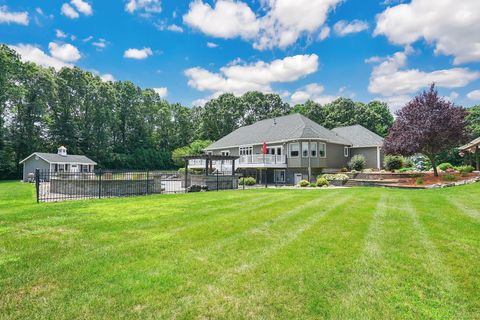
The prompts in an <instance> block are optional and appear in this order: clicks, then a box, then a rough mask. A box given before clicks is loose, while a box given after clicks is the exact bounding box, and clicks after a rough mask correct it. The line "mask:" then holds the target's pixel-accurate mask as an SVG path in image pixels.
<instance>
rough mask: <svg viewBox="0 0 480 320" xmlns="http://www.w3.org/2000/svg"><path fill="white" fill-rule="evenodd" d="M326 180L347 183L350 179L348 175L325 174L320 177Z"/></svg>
mask: <svg viewBox="0 0 480 320" xmlns="http://www.w3.org/2000/svg"><path fill="white" fill-rule="evenodd" d="M318 178H319V179H320V178H325V179H326V180H328V181H347V180H348V179H349V178H348V176H347V175H346V174H342V173H337V174H323V175H321V176H319V177H318Z"/></svg>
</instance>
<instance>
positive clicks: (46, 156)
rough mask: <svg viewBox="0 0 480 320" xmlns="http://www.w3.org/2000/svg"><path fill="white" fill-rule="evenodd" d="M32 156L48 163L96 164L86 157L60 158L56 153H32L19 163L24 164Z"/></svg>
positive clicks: (69, 156)
mask: <svg viewBox="0 0 480 320" xmlns="http://www.w3.org/2000/svg"><path fill="white" fill-rule="evenodd" d="M32 156H38V157H39V158H42V159H43V160H45V161H46V162H48V163H80V164H93V165H95V164H97V163H96V162H95V161H93V160H92V159H90V158H87V157H86V156H77V155H66V156H61V155H59V154H56V153H44V152H34V153H32V154H31V155H29V156H28V157H26V158H25V159H23V160H22V161H20V163H24V162H25V161H27V160H28V159H30V158H31V157H32Z"/></svg>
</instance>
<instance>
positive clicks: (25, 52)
mask: <svg viewBox="0 0 480 320" xmlns="http://www.w3.org/2000/svg"><path fill="white" fill-rule="evenodd" d="M9 47H10V48H12V49H13V50H15V51H17V53H18V54H19V55H20V56H21V58H22V61H30V62H34V63H36V64H39V65H41V66H44V67H53V68H55V69H56V70H59V69H61V68H63V67H72V65H71V64H69V63H66V62H65V61H62V60H60V59H58V58H55V57H52V56H50V55H48V54H46V53H45V52H44V51H43V50H42V49H40V48H38V47H36V46H33V45H30V44H18V45H9Z"/></svg>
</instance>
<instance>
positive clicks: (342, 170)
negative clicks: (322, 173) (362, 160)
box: [340, 167, 348, 172]
mask: <svg viewBox="0 0 480 320" xmlns="http://www.w3.org/2000/svg"><path fill="white" fill-rule="evenodd" d="M340 172H348V169H347V168H345V167H344V168H342V169H340Z"/></svg>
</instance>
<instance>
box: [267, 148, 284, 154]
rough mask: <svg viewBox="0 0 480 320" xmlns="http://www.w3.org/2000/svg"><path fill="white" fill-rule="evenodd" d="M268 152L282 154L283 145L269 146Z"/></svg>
mask: <svg viewBox="0 0 480 320" xmlns="http://www.w3.org/2000/svg"><path fill="white" fill-rule="evenodd" d="M267 154H271V155H281V154H282V147H268V148H267Z"/></svg>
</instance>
